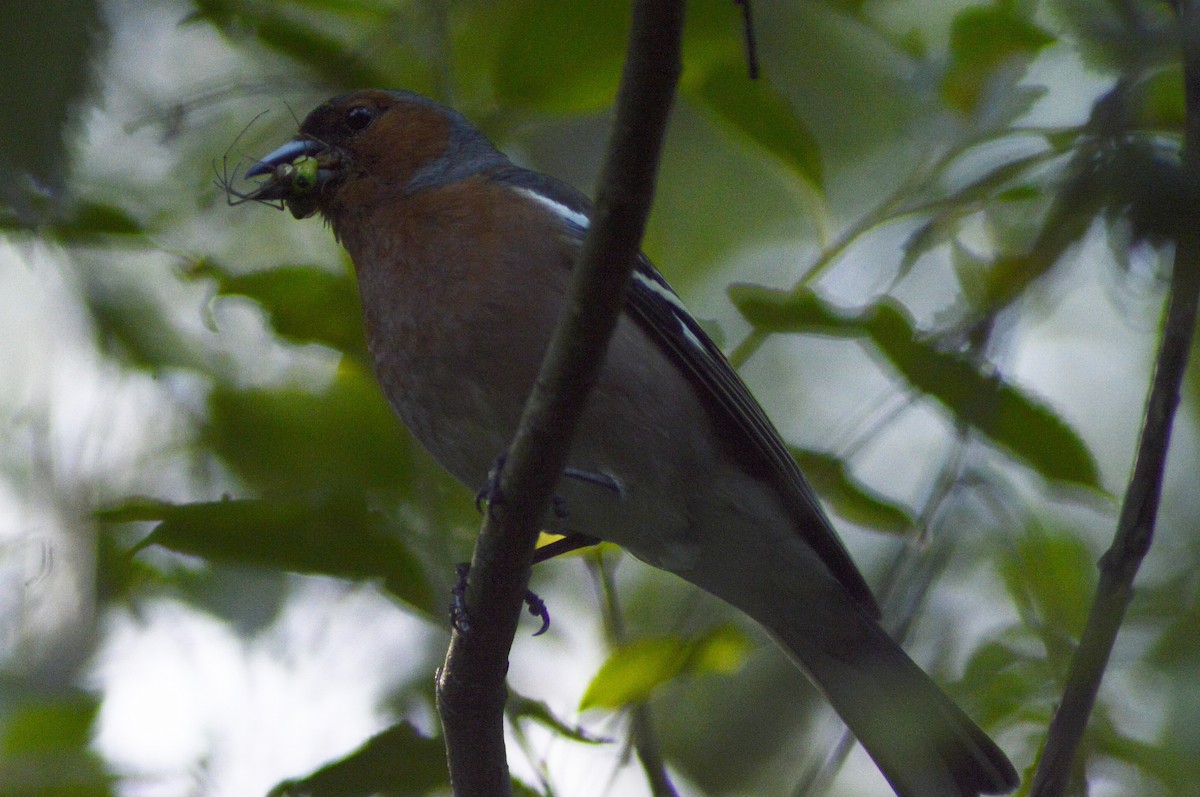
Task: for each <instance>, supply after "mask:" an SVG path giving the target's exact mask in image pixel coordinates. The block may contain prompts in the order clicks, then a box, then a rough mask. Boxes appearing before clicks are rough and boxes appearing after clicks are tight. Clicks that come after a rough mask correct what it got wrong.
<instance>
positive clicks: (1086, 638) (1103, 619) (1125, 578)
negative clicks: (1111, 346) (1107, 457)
mask: <svg viewBox="0 0 1200 797" xmlns="http://www.w3.org/2000/svg"><path fill="white" fill-rule="evenodd" d="M1177 9H1178V13H1179V28H1180V38H1181V41H1182V45H1183V60H1184V92H1185V96H1186V106H1187V121H1186V130H1185V136H1184V148H1183V169H1184V176H1185V179H1186V180H1187V181H1188V183H1189V184H1190V185H1193V186H1195V185H1198V184H1200V0H1181V2H1179V3H1178V5H1177ZM1192 196H1194V192H1193V194H1192ZM1196 204H1197V203H1196V202H1195V201H1194V199H1193V200H1192V202H1191V203H1190V205H1191V207H1189V208H1187V210H1188V211H1189V212H1186V213H1184V214H1181V216H1183V217H1184V218H1186V222H1185V223H1183V224H1180V225H1179V228H1178V235H1177V238H1176V245H1175V263H1174V271H1173V273H1172V275H1171V286H1170V296H1169V298H1168V303H1167V313H1166V319H1165V321H1164V323H1163V332H1162V339H1161V341H1160V343H1159V350H1158V357H1157V360H1156V362H1155V368H1154V378H1153V382H1152V384H1151V388H1150V395H1149V398H1148V399H1147V402H1146V415H1145V419H1144V420H1143V425H1142V435H1141V440H1140V442H1139V445H1138V452H1137V459H1136V461H1135V462H1134V467H1133V475H1132V476H1131V477H1130V481H1129V488H1128V490H1127V491H1126V493H1125V501H1124V504H1123V505H1122V507H1121V515H1120V520H1119V521H1118V524H1117V531H1116V535H1115V537H1114V539H1113V543H1112V546H1111V547H1110V548H1109V549H1108V551H1106V552H1105V554H1104V556H1103V557H1101V559H1100V579H1099V583H1098V584H1097V587H1096V597H1095V599H1094V601H1093V603H1092V608H1091V610H1090V612H1089V614H1088V619H1087V624H1086V626H1085V627H1084V631H1083V635H1082V637H1080V640H1079V647H1078V648H1077V649H1076V651H1075V655H1074V657H1073V658H1072V660H1071V668H1070V671H1069V672H1068V674H1067V683H1066V687H1065V689H1064V691H1063V698H1062V702H1061V703H1060V704H1059V707H1058V711H1057V712H1055V715H1054V719H1053V721H1052V722H1051V724H1050V731H1049V734H1048V736H1047V739H1046V747H1045V750H1044V752H1043V753H1042V758H1041V761H1040V762H1039V764H1038V769H1037V773H1036V774H1035V776H1034V780H1033V785H1032V787H1031V788H1030V795H1031V797H1058V795H1061V794H1063V793H1065V791H1066V789H1067V786H1068V784H1069V782H1070V776H1071V772H1072V767H1073V762H1074V759H1075V754H1076V751H1077V749H1078V747H1079V743H1080V741H1081V740H1082V738H1083V734H1084V730H1085V728H1086V726H1087V721H1088V717H1089V716H1090V714H1091V711H1092V706H1093V705H1094V704H1095V700H1096V693H1097V691H1098V690H1099V688H1100V681H1101V678H1103V676H1104V670H1105V668H1106V667H1107V665H1108V659H1109V655H1110V654H1111V652H1112V648H1113V644H1114V642H1115V641H1116V637H1117V632H1118V630H1119V629H1120V627H1121V622H1122V620H1123V619H1124V617H1125V610H1126V609H1127V608H1128V606H1129V602H1130V600H1131V599H1132V597H1133V579H1134V577H1135V576H1136V575H1137V571H1138V568H1139V567H1140V566H1141V563H1142V559H1143V558H1144V557H1145V555H1146V552H1147V551H1148V550H1149V548H1150V543H1151V541H1152V540H1153V537H1154V524H1155V519H1156V517H1157V515H1158V504H1159V498H1160V497H1161V495H1162V483H1163V472H1164V469H1165V467H1166V460H1167V451H1168V448H1169V444H1170V440H1171V428H1172V424H1173V421H1174V418H1175V410H1176V408H1177V407H1178V405H1179V389H1180V385H1181V383H1182V381H1183V377H1184V373H1185V371H1186V368H1187V359H1188V354H1189V352H1190V350H1191V346H1192V339H1193V336H1194V334H1195V328H1196V310H1197V302H1198V299H1200V232H1198V231H1197V230H1196V228H1195V224H1194V219H1195V217H1196V211H1197V208H1196V207H1195V205H1196Z"/></svg>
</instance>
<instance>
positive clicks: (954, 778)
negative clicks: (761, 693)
mask: <svg viewBox="0 0 1200 797" xmlns="http://www.w3.org/2000/svg"><path fill="white" fill-rule="evenodd" d="M846 608H847V609H848V610H847V611H845V612H839V615H840V619H841V620H842V622H843V626H842V628H841V629H840V630H839V633H837V634H835V635H834V636H833V640H832V641H833V643H834V644H829V643H830V641H831V640H830V638H829V637H828V636H826V637H824V638H822V637H819V636H818V637H816V638H814V637H813V636H812V635H809V634H806V633H804V629H803V627H802V626H800V627H798V626H796V625H794V624H792V625H789V626H788V627H784V628H779V627H776V628H772V629H771V631H772V633H773V635H774V636H775V637H776V639H777V640H778V641H779V642H780V643H781V644H782V646H783V647H784V649H785V650H787V651H788V652H789V653H790V654H791V655H792V656H793V657H794V658H795V659H797V660H798V662H799V663H800V664H801V666H802V667H803V668H804V670H805V672H807V673H808V674H809V676H810V677H811V678H812V680H813V681H814V682H815V683H816V684H817V686H818V687H819V688H820V689H821V691H823V692H824V693H825V695H826V697H828V699H829V702H830V703H831V704H832V705H833V708H834V709H835V710H836V711H837V713H838V714H839V715H840V716H841V717H842V720H843V721H844V722H845V723H846V725H847V727H849V728H850V731H851V732H852V733H853V734H854V735H855V737H857V739H858V741H859V742H860V743H861V744H862V746H863V747H864V748H865V749H866V751H867V753H868V754H870V756H871V758H872V759H874V761H875V763H876V764H877V765H878V767H879V769H880V771H881V772H883V776H884V777H885V778H886V779H887V781H888V783H890V784H891V786H892V788H893V789H894V790H895V791H896V794H897V795H899V796H900V797H974V795H978V794H1003V793H1006V792H1009V791H1012V790H1013V789H1015V788H1016V786H1017V782H1018V779H1017V773H1016V771H1015V770H1014V769H1013V766H1012V764H1011V763H1010V762H1009V760H1008V758H1007V757H1005V755H1004V753H1003V752H1001V751H1000V749H999V748H998V747H997V746H996V745H995V743H993V742H992V740H991V739H989V738H988V736H987V734H985V733H984V732H983V731H982V730H980V729H979V727H978V726H977V725H975V723H974V722H972V721H971V720H970V719H969V718H968V717H967V715H966V714H964V713H963V712H962V710H961V709H960V708H959V707H958V706H956V705H955V704H954V702H953V701H951V700H950V698H949V697H947V696H946V695H945V694H944V693H943V692H942V691H941V690H940V689H939V688H938V687H937V685H935V684H934V683H933V681H932V680H931V679H930V678H929V676H928V675H926V674H925V673H924V672H922V671H921V669H920V668H919V667H918V666H917V665H916V664H915V663H914V662H913V661H912V659H910V658H909V657H908V656H907V655H906V654H905V652H904V651H903V650H902V649H901V648H900V646H899V645H897V644H896V643H895V642H894V641H893V640H892V639H891V637H889V636H888V635H887V633H886V632H885V631H884V630H883V629H882V628H881V627H880V626H879V624H878V623H876V622H875V620H874V619H872V618H871V617H869V616H867V615H866V614H865V613H864V612H862V611H860V610H858V607H856V606H854V605H853V604H850V603H849V602H847V607H846ZM797 629H798V631H799V632H798V633H797Z"/></svg>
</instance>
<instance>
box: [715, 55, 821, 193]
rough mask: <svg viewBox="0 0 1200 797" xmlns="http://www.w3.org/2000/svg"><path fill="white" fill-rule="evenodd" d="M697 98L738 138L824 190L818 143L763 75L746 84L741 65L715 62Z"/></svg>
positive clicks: (744, 69) (810, 183) (744, 73)
mask: <svg viewBox="0 0 1200 797" xmlns="http://www.w3.org/2000/svg"><path fill="white" fill-rule="evenodd" d="M697 94H698V96H699V98H700V100H701V101H702V102H703V103H704V104H705V106H706V107H707V108H709V109H710V110H711V111H712V112H713V113H714V114H715V115H716V116H717V117H718V118H719V119H720V120H721V121H722V122H724V123H725V126H726V127H728V128H730V129H732V130H733V131H735V133H736V134H737V135H738V136H740V137H743V138H745V139H747V140H749V141H751V142H753V143H754V144H757V145H758V146H760V147H762V148H763V149H765V150H766V151H767V152H769V153H771V154H772V155H774V156H775V157H777V158H779V160H780V161H782V162H783V163H784V165H786V166H787V167H788V168H790V169H791V170H792V171H793V172H794V173H795V174H796V175H797V176H798V177H799V178H800V179H801V180H803V181H805V182H806V183H808V184H809V185H811V186H813V187H815V188H817V189H820V188H822V187H823V186H824V181H825V178H824V168H823V166H822V163H821V147H820V144H818V142H817V139H816V137H815V136H814V135H813V134H812V132H811V131H810V130H809V129H808V127H807V126H806V125H805V124H804V122H803V121H801V120H800V118H799V117H798V116H797V115H796V112H795V109H793V108H792V106H791V104H790V103H788V101H787V100H786V99H784V97H783V95H782V94H780V93H779V92H778V91H777V90H776V89H775V87H774V86H773V85H771V82H770V80H768V79H767V77H766V76H760V77H759V78H758V79H757V80H750V79H749V78H748V77H747V76H746V68H745V65H744V64H738V65H736V66H735V65H731V64H721V65H718V66H717V67H715V68H714V69H713V70H712V72H711V73H710V74H709V76H708V79H707V80H705V81H704V83H703V84H701V85H700V87H699V89H698V92H697Z"/></svg>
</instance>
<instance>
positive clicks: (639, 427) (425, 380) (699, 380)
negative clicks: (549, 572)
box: [238, 91, 1017, 797]
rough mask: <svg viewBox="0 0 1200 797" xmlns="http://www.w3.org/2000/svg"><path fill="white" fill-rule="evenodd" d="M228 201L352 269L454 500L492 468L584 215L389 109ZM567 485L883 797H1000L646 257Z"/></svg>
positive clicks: (986, 748)
mask: <svg viewBox="0 0 1200 797" xmlns="http://www.w3.org/2000/svg"><path fill="white" fill-rule="evenodd" d="M259 176H266V177H268V179H267V180H266V181H265V182H263V183H261V184H260V185H259V186H258V188H257V189H256V190H255V191H253V192H251V193H247V194H239V195H238V196H240V197H241V198H243V199H254V200H263V201H278V200H282V201H283V202H285V203H286V204H287V206H288V208H289V209H290V210H291V212H292V214H293V215H294V216H295V217H296V218H304V217H307V216H310V215H313V214H314V213H320V214H321V215H322V216H324V217H325V219H326V220H327V221H328V222H329V224H330V226H331V227H332V228H333V232H334V235H335V236H336V237H337V239H338V240H339V241H340V242H341V244H342V245H343V246H344V247H345V248H346V250H347V251H348V252H349V254H350V257H351V258H352V260H353V261H354V266H355V269H356V272H357V275H358V282H359V288H360V291H361V294H362V306H363V312H364V315H365V322H366V333H367V341H368V344H369V349H370V352H371V357H372V360H373V362H374V367H375V372H376V374H377V376H378V379H379V382H380V384H381V386H382V387H383V391H384V393H385V394H386V395H387V398H388V400H389V402H390V403H391V405H392V407H393V408H394V409H395V411H396V413H397V414H398V415H399V416H400V418H401V419H402V420H403V422H404V423H405V425H406V426H407V427H408V428H409V430H411V432H412V433H413V434H414V435H415V436H416V437H417V439H418V440H420V441H421V443H422V444H423V445H424V446H425V447H426V448H428V449H429V451H430V452H431V453H432V454H433V456H434V457H435V458H436V459H437V460H438V461H439V462H440V463H441V464H442V465H443V466H444V467H445V468H446V469H447V470H448V471H450V473H452V474H453V475H454V476H455V477H457V478H458V479H459V480H460V481H462V482H463V483H464V484H466V485H468V486H470V487H478V486H479V485H481V484H483V483H484V481H485V479H486V478H487V476H488V469H489V466H490V465H491V464H492V463H493V461H494V460H495V459H496V457H497V455H498V454H500V452H502V451H504V450H505V449H506V447H507V446H508V445H509V443H510V441H511V438H512V435H513V433H514V431H515V429H516V425H517V421H518V418H519V416H520V414H521V409H522V406H523V403H524V401H525V399H526V397H527V395H528V394H529V392H530V390H531V388H532V385H533V382H534V377H535V375H536V374H537V371H538V367H539V364H540V362H541V359H542V355H543V353H544V351H545V348H546V345H547V342H548V340H549V336H550V334H551V330H552V328H553V325H554V324H555V321H556V319H557V317H558V315H559V312H560V309H561V307H562V305H563V300H564V296H565V292H566V290H567V283H568V278H569V272H570V269H571V267H572V264H573V263H574V261H575V259H576V255H577V253H578V251H579V247H580V242H581V240H582V238H583V235H584V231H585V230H586V229H587V226H588V220H589V214H590V213H591V211H592V206H591V204H590V203H589V202H588V200H587V198H586V197H584V196H583V195H582V194H581V193H580V192H579V191H577V190H575V189H574V188H572V187H570V186H568V185H566V184H564V183H562V182H559V181H558V180H556V179H554V178H552V177H549V176H546V175H544V174H539V173H537V172H533V171H530V170H528V169H523V168H520V167H518V166H516V165H514V164H513V163H512V162H511V161H510V160H509V159H508V158H507V157H505V156H504V155H503V154H501V153H500V152H499V151H498V150H497V149H496V148H495V147H494V146H492V144H491V143H490V142H488V140H487V139H486V138H485V137H484V136H483V135H482V134H481V133H480V132H479V131H478V130H477V129H476V128H474V127H473V126H472V125H471V124H470V123H469V122H468V121H467V120H466V119H465V118H464V117H463V116H462V115H460V114H459V113H457V112H455V111H453V110H451V109H449V108H446V107H444V106H442V105H439V104H438V103H435V102H433V101H432V100H429V99H426V98H425V97H422V96H419V95H417V94H413V93H410V92H405V91H359V92H355V93H352V94H345V95H342V96H339V97H335V98H333V99H331V100H329V101H328V102H326V103H325V104H323V105H321V106H319V107H318V108H316V109H315V110H314V111H312V112H311V113H310V114H309V115H308V117H307V118H306V119H305V120H304V122H303V124H301V126H300V132H299V135H298V136H297V137H296V138H295V139H294V140H292V141H289V142H288V143H286V144H284V145H283V146H281V147H280V148H279V149H277V150H275V151H274V152H272V153H271V154H270V155H267V156H266V157H265V158H263V159H262V160H261V161H259V162H258V163H257V164H255V165H254V166H253V167H252V168H251V169H249V170H248V171H247V173H246V177H259ZM570 464H571V465H572V466H573V468H575V469H577V470H578V471H582V472H588V473H595V474H604V475H605V476H606V477H607V478H610V479H611V480H612V481H613V483H614V484H616V485H619V490H613V491H610V490H604V489H597V488H596V487H595V486H593V485H587V484H582V483H580V480H577V479H564V481H563V482H562V484H561V485H560V494H561V496H562V497H563V498H564V499H565V500H566V501H567V505H568V507H569V510H570V515H569V518H570V525H571V527H570V531H571V532H572V533H573V534H574V535H576V536H575V537H574V538H573V539H574V540H576V541H586V540H587V539H589V538H596V539H603V540H608V541H611V542H614V543H616V544H618V545H620V546H622V547H623V548H625V549H626V550H627V551H629V552H630V553H632V554H633V555H634V556H636V557H637V558H638V559H641V560H642V561H644V562H647V563H649V564H651V565H653V566H655V567H659V568H662V569H664V570H667V571H670V572H671V573H674V574H676V575H678V576H679V577H681V578H684V579H686V580H687V581H690V582H691V583H693V584H695V585H697V586H698V587H700V588H701V589H704V590H706V591H708V592H710V593H712V594H713V595H715V596H717V597H718V598H720V599H722V600H724V601H726V602H728V603H730V604H732V605H733V606H735V607H736V608H738V609H740V610H741V611H743V612H745V613H746V614H748V615H749V616H750V617H752V618H754V619H755V620H756V621H758V622H759V623H760V624H762V625H763V626H764V627H765V628H766V629H767V631H769V632H770V634H771V635H772V636H773V637H774V638H775V639H776V640H777V641H778V642H779V644H780V645H781V646H782V647H783V649H784V650H785V651H787V653H788V654H789V655H790V656H791V657H792V658H793V659H794V660H795V661H796V662H797V663H798V664H799V665H800V667H801V668H802V669H803V670H804V671H805V672H806V673H807V674H808V675H809V676H810V677H811V678H812V680H813V681H814V682H815V683H816V684H817V686H819V687H820V688H821V689H822V690H823V691H824V693H825V694H826V696H827V697H828V698H829V701H830V702H831V703H832V704H833V707H834V708H835V709H836V710H837V712H838V713H839V714H840V715H841V717H842V719H843V720H844V721H845V722H846V724H847V725H848V726H849V728H850V730H851V731H852V732H853V733H854V734H855V736H857V737H858V740H859V741H860V742H861V743H862V744H863V746H864V747H865V748H866V750H867V752H868V753H869V754H870V755H871V757H872V758H873V759H874V760H875V763H876V764H877V765H878V766H879V768H880V770H881V771H882V772H883V775H884V777H885V778H887V780H888V782H889V783H890V784H891V786H892V788H893V789H894V790H895V791H896V793H897V794H898V795H901V797H942V796H945V797H962V796H964V795H976V794H979V793H986V794H994V793H1003V792H1007V791H1010V790H1012V789H1014V788H1015V787H1016V785H1017V775H1016V772H1015V770H1014V769H1013V766H1012V764H1011V763H1009V761H1008V759H1007V758H1006V757H1005V756H1004V754H1003V753H1002V752H1001V751H1000V750H999V749H998V748H997V747H996V745H995V744H993V742H992V741H991V740H990V739H989V738H988V737H987V736H986V735H985V734H984V733H983V731H981V730H980V729H979V728H978V727H977V726H976V725H975V724H974V723H972V722H971V720H970V719H968V718H967V716H966V715H965V714H964V713H963V712H962V711H961V710H960V709H959V708H958V707H957V706H955V705H954V703H953V702H952V701H951V700H950V699H949V698H948V697H947V696H946V695H944V694H943V693H942V692H941V691H940V690H939V689H938V688H937V686H935V685H934V683H933V682H932V681H931V680H930V679H929V677H928V676H926V675H925V673H923V672H922V671H921V670H920V668H919V667H917V665H916V664H915V663H913V661H912V660H911V659H909V658H908V656H907V655H906V654H905V653H904V651H903V650H901V648H900V647H899V645H897V644H896V643H895V642H894V641H893V640H892V639H891V638H890V637H889V636H888V635H887V633H886V632H885V631H884V630H883V629H882V628H881V627H880V625H879V623H878V622H877V617H878V614H879V612H878V608H877V607H876V605H875V601H874V599H873V598H872V596H871V591H870V589H869V588H868V586H867V584H866V582H865V581H864V580H863V578H862V576H861V575H860V574H859V572H858V570H857V569H856V567H855V565H854V563H853V561H851V559H850V556H849V555H848V554H847V552H846V549H845V548H844V547H843V545H842V543H841V541H840V540H839V539H838V537H837V535H836V533H835V532H834V530H833V527H832V525H831V524H830V522H829V520H828V519H827V518H826V516H825V514H824V512H823V511H822V509H821V506H820V503H819V501H818V499H817V497H816V495H815V494H814V493H813V490H812V488H810V487H809V485H808V483H807V482H806V481H805V479H804V477H803V476H802V475H801V473H800V470H799V469H798V467H797V466H796V463H795V461H794V460H793V459H792V457H791V456H790V455H789V453H788V450H787V447H786V446H785V445H784V443H783V442H782V440H781V439H780V437H779V434H778V433H777V432H776V431H775V428H774V427H773V426H772V424H771V422H770V420H769V419H768V418H767V416H766V415H765V414H764V412H763V410H762V409H761V408H760V407H759V405H758V403H757V402H756V401H755V400H754V397H753V396H751V394H750V392H749V391H748V390H747V388H746V386H745V385H744V384H743V383H742V381H741V379H740V378H739V377H738V375H737V374H736V373H735V372H734V370H733V368H732V367H731V366H730V365H729V364H728V362H727V361H726V360H725V358H724V356H723V355H722V354H721V352H720V350H719V349H718V348H717V346H716V345H715V344H714V343H713V342H712V341H711V340H710V339H709V337H708V336H707V335H706V334H705V333H704V331H703V330H702V329H701V328H700V326H699V324H697V323H696V321H695V320H694V319H693V318H692V317H691V316H690V315H689V314H688V312H687V310H686V309H685V308H684V306H683V304H682V303H681V302H680V300H679V298H678V297H677V296H676V295H675V292H674V291H672V290H671V288H670V286H668V285H667V283H666V282H665V281H664V280H663V278H662V277H661V276H660V275H659V274H658V272H657V271H656V270H655V269H654V267H653V266H652V265H651V264H650V262H649V261H648V260H647V259H646V258H645V257H644V256H643V257H641V259H640V262H639V263H638V267H637V270H636V272H635V275H634V279H633V281H632V283H631V286H630V290H629V296H628V300H627V307H626V309H625V312H624V313H623V316H622V318H621V319H620V321H619V323H618V325H617V328H616V332H615V334H614V336H613V338H612V341H611V344H610V348H609V350H608V354H607V359H606V361H605V364H604V367H603V371H602V375H601V377H600V379H599V382H598V384H597V385H596V388H595V391H594V393H593V394H592V396H591V398H590V400H589V404H588V407H587V410H586V413H585V415H584V417H583V420H582V423H581V426H580V428H579V431H578V436H577V438H576V439H575V442H574V444H573V445H572V448H571V454H570Z"/></svg>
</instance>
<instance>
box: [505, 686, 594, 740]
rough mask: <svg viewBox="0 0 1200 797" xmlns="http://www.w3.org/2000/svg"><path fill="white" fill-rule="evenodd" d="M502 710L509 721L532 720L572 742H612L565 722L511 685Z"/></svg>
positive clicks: (544, 704)
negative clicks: (516, 690)
mask: <svg viewBox="0 0 1200 797" xmlns="http://www.w3.org/2000/svg"><path fill="white" fill-rule="evenodd" d="M504 711H505V713H506V714H507V715H508V718H509V720H510V721H513V722H515V721H516V720H520V719H527V720H532V721H533V722H536V723H538V724H539V725H541V726H543V727H545V728H549V729H550V730H551V731H553V732H554V733H556V734H558V735H559V736H562V737H563V738H566V739H570V740H571V741H574V742H581V743H583V744H609V743H611V742H612V739H606V738H604V737H601V736H595V735H593V734H591V733H588V732H587V731H585V730H584V729H583V728H581V727H580V726H578V725H571V724H569V723H567V722H565V721H564V720H562V719H561V718H559V716H558V715H557V714H555V713H554V712H553V711H552V710H551V709H550V706H549V705H547V704H546V703H545V702H544V701H541V700H533V699H532V698H528V697H526V696H524V695H522V694H519V693H517V692H515V691H514V690H513V688H512V687H511V686H510V687H509V688H508V702H507V703H505V706H504Z"/></svg>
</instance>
